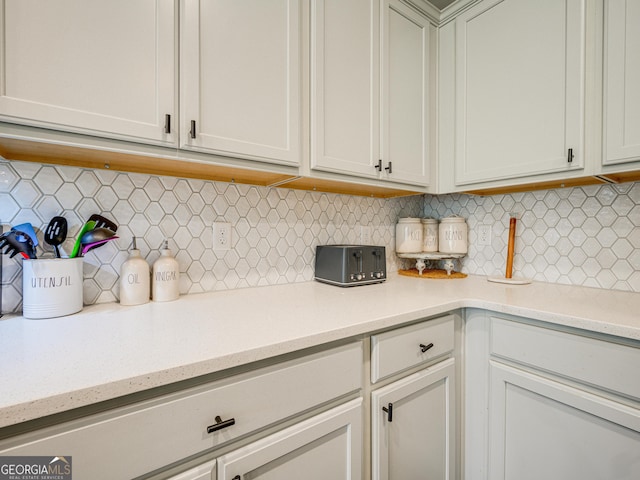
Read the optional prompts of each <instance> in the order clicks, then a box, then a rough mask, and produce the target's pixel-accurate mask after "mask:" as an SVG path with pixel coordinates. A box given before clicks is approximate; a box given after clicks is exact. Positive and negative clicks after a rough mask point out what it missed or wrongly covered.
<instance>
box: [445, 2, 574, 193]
mask: <svg viewBox="0 0 640 480" xmlns="http://www.w3.org/2000/svg"><path fill="white" fill-rule="evenodd" d="M454 25H455V35H454V36H453V40H454V42H455V47H454V51H455V65H454V67H455V68H454V69H453V71H454V72H455V73H454V75H455V87H454V88H455V91H454V104H455V107H454V109H455V123H454V125H455V127H454V128H455V139H454V144H455V154H454V157H455V184H456V185H471V184H478V183H482V182H485V183H488V182H491V181H495V180H500V179H513V178H518V177H525V176H530V175H539V174H547V173H553V172H565V173H566V172H569V171H572V170H580V169H582V168H583V167H584V147H583V145H584V111H583V110H584V68H585V60H584V59H585V52H584V50H585V0H536V1H531V0H486V1H482V2H480V3H478V4H476V5H475V6H473V7H472V8H470V9H469V10H467V11H465V12H463V13H462V14H461V15H460V16H458V17H457V18H456V19H455V22H454ZM445 88H447V87H445Z"/></svg>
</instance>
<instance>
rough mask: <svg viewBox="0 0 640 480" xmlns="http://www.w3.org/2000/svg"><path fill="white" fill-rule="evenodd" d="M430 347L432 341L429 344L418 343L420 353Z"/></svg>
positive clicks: (431, 346)
mask: <svg viewBox="0 0 640 480" xmlns="http://www.w3.org/2000/svg"><path fill="white" fill-rule="evenodd" d="M430 348H433V343H430V344H429V345H425V344H424V343H421V344H420V351H421V352H422V353H424V352H426V351H427V350H429V349H430Z"/></svg>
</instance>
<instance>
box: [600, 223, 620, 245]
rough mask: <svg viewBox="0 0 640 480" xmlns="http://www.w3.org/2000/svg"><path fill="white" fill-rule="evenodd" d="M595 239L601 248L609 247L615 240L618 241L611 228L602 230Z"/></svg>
mask: <svg viewBox="0 0 640 480" xmlns="http://www.w3.org/2000/svg"><path fill="white" fill-rule="evenodd" d="M596 239H597V240H598V242H599V243H600V245H602V246H603V247H611V246H612V245H613V244H614V243H615V242H616V240H618V236H617V235H616V233H615V232H614V231H613V229H611V228H603V229H602V230H600V231H599V232H598V234H597V235H596Z"/></svg>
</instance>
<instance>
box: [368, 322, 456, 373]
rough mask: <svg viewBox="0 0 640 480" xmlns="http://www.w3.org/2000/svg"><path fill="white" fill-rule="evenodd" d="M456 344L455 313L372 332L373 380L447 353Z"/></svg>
mask: <svg viewBox="0 0 640 480" xmlns="http://www.w3.org/2000/svg"><path fill="white" fill-rule="evenodd" d="M453 343H454V326H453V315H446V316H444V317H440V318H436V319H434V320H428V321H426V322H422V323H419V324H417V325H410V326H408V327H403V328H398V329H396V330H392V331H390V332H385V333H381V334H379V335H372V336H371V383H376V382H377V381H379V380H381V379H383V378H386V377H388V376H390V375H393V374H394V373H398V372H400V371H402V370H406V369H407V368H411V367H415V366H416V365H420V364H421V363H425V362H428V361H430V360H432V359H434V358H437V357H439V356H441V355H445V354H447V353H449V352H451V351H453ZM431 344H433V345H432V346H430V345H431ZM426 347H429V348H428V349H426ZM423 350H425V351H424V352H423Z"/></svg>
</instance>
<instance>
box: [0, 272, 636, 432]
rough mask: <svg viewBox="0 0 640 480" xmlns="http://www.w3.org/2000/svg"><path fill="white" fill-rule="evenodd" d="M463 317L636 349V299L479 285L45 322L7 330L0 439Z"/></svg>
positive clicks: (293, 289) (477, 281)
mask: <svg viewBox="0 0 640 480" xmlns="http://www.w3.org/2000/svg"><path fill="white" fill-rule="evenodd" d="M462 307H475V308H482V309H487V310H492V311H496V312H502V313H508V314H513V315H520V316H525V317H529V318H534V319H537V320H542V321H547V322H551V323H554V324H559V325H565V326H570V327H576V328H581V329H586V330H590V331H594V332H600V333H605V334H609V335H615V336H619V337H625V338H629V339H634V340H639V341H640V293H628V292H620V291H611V290H600V289H593V288H584V287H572V286H563V285H556V284H548V283H535V282H534V283H533V284H530V285H518V286H513V285H504V284H498V283H490V282H488V281H487V280H486V278H485V277H479V276H469V277H468V278H466V279H455V280H431V279H420V278H412V277H402V276H397V275H395V276H392V277H390V278H389V279H388V280H387V281H386V282H385V283H381V284H375V285H367V286H359V287H352V288H339V287H334V286H331V285H325V284H322V283H318V282H306V283H296V284H289V285H279V286H269V287H257V288H246V289H239V290H229V291H222V292H213V293H204V294H197V295H189V296H183V297H181V298H180V299H179V300H176V301H174V302H169V303H153V302H152V303H149V304H146V305H140V306H136V307H123V306H120V305H119V304H116V303H111V304H102V305H94V306H91V307H85V309H84V310H83V311H82V312H80V313H77V314H75V315H70V316H67V317H60V318H52V319H47V320H28V319H24V318H23V317H19V316H8V317H5V318H3V319H0V385H1V387H0V427H5V426H8V425H13V424H17V423H20V422H24V421H27V420H32V419H35V418H39V417H43V416H46V415H50V414H54V413H58V412H62V411H66V410H71V409H74V408H78V407H81V406H85V405H89V404H93V403H96V402H100V401H104V400H109V399H112V398H116V397H119V396H122V395H127V394H131V393H135V392H139V391H143V390H146V389H149V388H153V387H157V386H161V385H166V384H170V383H173V382H177V381H180V380H185V379H189V378H193V377H197V376H200V375H205V374H208V373H213V372H218V371H222V370H225V369H228V368H231V367H235V366H239V365H244V364H248V363H251V362H254V361H257V360H262V359H266V358H270V357H274V356H277V355H280V354H285V353H289V352H293V351H296V350H300V349H304V348H308V347H313V346H317V345H321V344H323V343H327V342H332V341H336V340H341V339H345V338H349V337H353V336H357V335H362V334H365V333H369V332H373V331H376V330H380V329H384V328H388V327H393V326H396V325H401V324H403V323H406V322H411V321H414V320H418V319H420V318H423V317H427V316H431V315H437V314H440V313H444V312H447V311H449V310H453V309H457V308H462Z"/></svg>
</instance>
